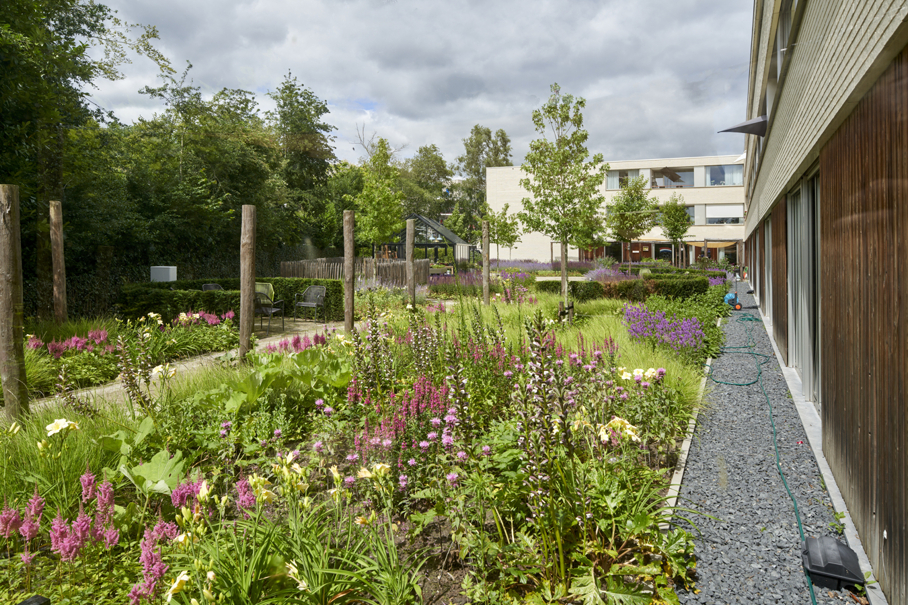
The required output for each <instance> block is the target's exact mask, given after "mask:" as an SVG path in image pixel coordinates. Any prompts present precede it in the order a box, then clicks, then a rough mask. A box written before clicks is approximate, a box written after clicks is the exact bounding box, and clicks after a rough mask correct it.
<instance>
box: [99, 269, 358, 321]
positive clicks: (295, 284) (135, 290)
mask: <svg viewBox="0 0 908 605" xmlns="http://www.w3.org/2000/svg"><path fill="white" fill-rule="evenodd" d="M256 281H257V282H259V283H263V282H265V283H270V284H272V285H273V286H274V298H275V300H281V299H283V301H284V309H285V313H286V314H287V316H288V317H289V316H292V315H293V295H294V294H297V293H300V294H302V293H303V292H305V291H306V288H308V287H309V286H325V288H326V290H325V315H326V317H327V319H328V320H329V321H341V320H343V319H344V284H343V281H341V280H339V279H304V278H300V277H262V278H258V279H256ZM204 284H218V285H220V286H221V287H222V288H224V289H223V290H208V291H205V292H203V291H202V286H203V285H204ZM171 288H173V290H171ZM239 288H240V280H239V278H232V279H191V280H181V281H174V282H148V283H141V284H128V285H125V286H123V287H122V288H121V290H120V297H119V299H118V301H117V304H118V305H119V307H120V313H121V314H122V315H123V316H124V317H126V318H130V319H131V318H136V317H141V316H142V315H146V314H148V313H150V312H155V313H160V314H161V318H162V319H163V320H164V321H170V320H172V319H173V318H174V317H176V316H177V315H179V314H180V313H182V312H185V311H189V310H193V311H200V310H204V311H208V312H209V313H218V314H220V313H225V312H227V311H230V310H233V311H235V312H236V313H239V310H240V291H239ZM309 313H311V311H309Z"/></svg>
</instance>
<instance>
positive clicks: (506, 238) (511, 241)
mask: <svg viewBox="0 0 908 605" xmlns="http://www.w3.org/2000/svg"><path fill="white" fill-rule="evenodd" d="M486 220H487V221H489V239H490V240H491V241H492V243H494V244H495V248H496V251H495V255H496V256H497V257H498V264H499V265H501V246H504V247H505V248H513V247H514V245H515V244H517V242H519V241H520V221H519V220H518V218H517V216H516V215H514V214H510V215H509V214H508V204H505V205H504V207H503V208H502V209H501V212H495V211H493V210H492V209H491V208H489V209H488V214H486Z"/></svg>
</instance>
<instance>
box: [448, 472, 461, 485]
mask: <svg viewBox="0 0 908 605" xmlns="http://www.w3.org/2000/svg"><path fill="white" fill-rule="evenodd" d="M459 477H460V475H458V474H457V473H448V474H447V475H446V476H445V478H446V479H447V480H448V483H450V484H451V487H456V486H457V479H458V478H459Z"/></svg>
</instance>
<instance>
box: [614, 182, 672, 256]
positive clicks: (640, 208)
mask: <svg viewBox="0 0 908 605" xmlns="http://www.w3.org/2000/svg"><path fill="white" fill-rule="evenodd" d="M646 186H647V182H646V177H643V176H639V177H637V178H635V179H629V180H628V181H627V182H626V183H624V184H623V185H622V187H621V191H620V192H619V193H618V195H616V196H615V197H613V198H612V201H611V203H610V204H609V205H608V211H607V214H606V219H605V220H606V225H608V228H609V231H611V233H612V236H613V237H614V238H615V239H616V240H617V241H619V242H623V243H627V242H632V241H634V240H636V239H638V238H639V237H640V236H641V235H643V234H644V233H646V232H647V231H649V230H650V229H651V228H652V227H653V225H655V224H656V218H657V216H658V213H659V209H658V202H657V201H656V199H655V198H652V197H650V196H649V195H647V190H646Z"/></svg>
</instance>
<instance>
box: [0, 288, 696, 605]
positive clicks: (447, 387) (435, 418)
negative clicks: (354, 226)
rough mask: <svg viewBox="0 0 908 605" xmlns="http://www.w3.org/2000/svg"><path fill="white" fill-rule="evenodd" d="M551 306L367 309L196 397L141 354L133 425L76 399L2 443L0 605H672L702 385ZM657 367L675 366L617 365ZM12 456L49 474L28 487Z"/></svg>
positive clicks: (685, 567)
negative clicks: (163, 603)
mask: <svg viewBox="0 0 908 605" xmlns="http://www.w3.org/2000/svg"><path fill="white" fill-rule="evenodd" d="M527 295H528V293H525V292H520V291H516V293H515V294H511V295H508V296H511V297H512V298H513V299H514V302H518V301H519V298H520V297H521V296H527ZM523 302H527V301H523ZM545 304H546V305H548V302H546V303H545ZM543 306H544V305H543V304H542V303H537V306H536V308H535V309H531V310H530V311H529V315H528V314H527V311H526V310H525V309H524V308H522V307H517V305H508V304H500V305H496V306H493V307H492V308H491V309H488V308H484V309H480V308H479V307H478V306H477V307H471V306H470V305H467V304H462V305H456V307H455V308H454V309H453V310H446V309H444V308H443V307H441V308H437V309H434V310H433V311H432V312H431V313H429V314H424V313H423V312H422V311H418V310H413V311H410V312H406V313H404V314H403V315H396V316H386V317H384V318H381V317H379V315H378V313H377V312H376V311H374V310H373V311H370V312H369V313H367V316H366V320H365V322H364V325H363V327H362V328H361V329H359V330H357V331H354V333H353V334H352V335H350V336H345V335H343V334H340V333H325V334H323V335H319V336H318V337H317V338H315V339H312V340H303V339H299V340H298V341H295V340H288V341H285V342H282V343H279V344H277V345H274V347H273V349H271V350H269V351H268V352H267V353H263V354H258V355H253V356H251V357H250V359H249V361H250V365H248V366H241V367H237V368H235V369H220V370H216V371H215V370H212V372H214V373H213V374H212V376H211V377H210V378H208V379H205V378H204V377H199V378H197V379H195V380H196V381H195V382H193V380H192V379H189V378H186V379H183V378H181V377H180V376H173V373H172V371H170V369H168V367H166V366H163V367H161V368H157V369H156V370H157V371H155V369H153V368H152V366H153V363H152V351H151V349H150V348H149V346H146V345H145V344H142V343H144V342H146V340H148V339H143V338H140V339H139V340H138V346H137V348H136V354H135V356H133V357H128V356H124V357H122V358H121V359H120V360H119V364H118V369H119V371H120V373H121V374H122V375H123V380H124V384H125V385H126V387H127V392H128V393H129V397H130V400H131V402H132V406H131V408H130V409H132V410H135V416H134V417H132V416H127V417H125V418H124V417H119V416H118V417H116V418H110V417H109V414H110V413H111V412H106V411H104V410H103V409H101V408H99V407H97V406H94V405H92V404H91V403H90V402H86V401H81V400H79V399H77V398H76V397H75V396H74V395H73V394H72V393H65V394H64V395H63V400H64V401H65V404H66V406H67V408H66V409H64V410H63V411H62V412H60V416H57V417H55V418H54V422H53V423H51V425H48V426H46V427H44V425H43V424H38V423H37V422H33V423H27V424H26V425H24V428H23V430H22V431H21V434H20V433H19V431H18V429H16V431H15V432H14V431H7V432H6V433H4V434H3V436H2V437H0V445H2V447H3V449H4V453H7V454H8V455H7V456H4V457H3V460H2V461H0V477H2V478H3V481H4V482H5V483H4V486H3V487H4V493H5V494H8V496H9V501H8V511H4V512H3V513H2V514H3V515H6V516H5V517H3V516H0V538H2V539H3V540H4V543H3V544H2V545H0V546H2V547H6V548H8V549H9V552H11V553H13V554H14V555H15V556H13V557H12V558H8V559H3V560H0V576H3V577H6V578H8V579H9V581H8V584H7V587H5V588H0V599H5V600H14V599H16V598H19V597H20V596H22V595H24V594H26V592H28V591H30V590H39V591H42V593H43V594H48V595H50V596H52V597H53V600H54V601H55V602H56V601H57V600H61V599H64V598H72V597H73V595H74V594H79V595H80V597H82V598H84V597H85V595H90V596H91V598H92V599H94V600H96V601H101V600H105V599H106V600H109V601H111V602H126V601H128V600H131V602H132V603H145V602H157V601H159V600H160V599H162V598H165V597H166V598H168V599H172V600H175V601H177V602H181V603H191V599H194V600H195V601H196V602H198V603H203V602H209V601H212V600H214V601H218V600H219V599H225V600H233V601H234V602H262V601H265V600H269V599H270V600H273V601H280V602H311V600H312V599H318V600H319V601H320V602H336V603H344V602H362V601H374V602H396V603H408V602H420V601H421V600H422V599H423V598H425V599H427V600H428V599H445V600H447V599H449V598H451V597H453V596H456V595H459V594H461V593H462V594H465V595H466V596H467V597H469V598H472V599H487V598H489V596H490V595H498V596H499V597H501V598H503V599H508V598H513V599H518V600H525V599H538V598H548V597H546V596H545V595H546V594H557V595H560V596H559V597H558V598H559V599H564V600H566V599H572V600H576V601H581V600H586V599H596V598H598V599H605V598H606V597H605V593H604V592H603V591H606V590H608V591H611V592H621V593H624V594H627V595H632V596H633V597H634V598H635V599H637V601H639V602H648V601H652V600H654V599H657V598H658V599H661V600H663V601H669V602H671V601H672V600H674V599H675V597H674V594H673V591H674V587H675V586H677V585H678V584H679V583H683V584H690V582H691V576H690V574H691V570H692V568H693V559H692V557H691V553H692V549H693V542H692V538H691V536H690V535H689V534H687V533H685V532H684V531H682V530H678V529H675V530H672V531H670V532H669V533H667V534H663V533H662V532H661V531H660V530H659V526H658V524H659V522H660V520H662V519H664V517H665V515H666V514H667V513H668V511H666V510H665V509H664V508H663V498H662V496H660V494H661V493H663V492H664V489H665V487H666V483H667V476H666V470H665V469H667V468H669V469H670V468H671V466H672V465H673V464H674V458H675V451H674V450H675V446H676V443H677V441H678V439H679V437H680V436H681V434H682V431H683V430H684V427H686V426H687V422H688V419H689V417H690V414H691V413H692V410H693V406H694V404H695V399H694V396H693V394H692V392H691V391H690V389H688V387H687V386H686V384H687V383H688V382H693V381H688V380H687V378H688V377H686V376H683V375H681V373H683V372H690V373H691V374H695V373H696V371H697V370H696V369H695V368H694V367H693V366H690V367H689V368H688V369H686V370H685V369H684V366H681V365H679V364H678V363H677V361H673V359H674V356H675V353H674V352H671V353H666V352H663V351H661V349H660V350H659V351H652V350H650V346H649V345H643V344H640V345H638V344H634V343H633V342H631V341H628V340H627V338H626V337H623V336H622V337H621V338H620V339H619V340H620V342H622V343H624V344H621V345H619V344H618V341H616V340H613V339H612V338H611V337H609V336H605V335H601V336H600V335H592V333H590V334H589V335H587V336H584V335H583V334H582V333H581V332H578V331H577V329H575V328H569V327H567V326H563V325H557V324H553V322H552V321H551V320H549V319H547V318H546V317H545V316H544V314H543V312H542V310H541V308H542V307H543ZM546 308H547V307H546ZM502 316H503V317H506V318H508V321H509V322H510V323H507V324H505V323H503V322H502V319H501V318H502ZM188 317H189V316H188V315H187V318H188ZM515 318H522V319H526V320H527V322H526V326H525V329H524V330H516V328H515V327H514V323H515V321H514V320H515ZM193 319H195V318H194V317H193ZM199 319H200V320H202V321H205V320H204V317H202V316H201V314H200V317H199ZM197 327H198V326H197ZM515 331H516V332H515ZM512 332H515V333H514V335H513V336H510V335H509V334H511V333H512ZM568 345H569V346H568ZM85 346H87V345H85ZM667 355H669V356H671V359H670V358H669V357H667ZM646 358H649V359H654V360H655V359H659V360H663V359H665V360H668V361H670V362H671V363H665V364H660V363H658V362H657V363H652V364H644V365H642V368H649V369H642V368H638V369H636V370H629V369H627V368H625V367H623V364H627V363H629V361H631V360H635V361H636V360H641V359H646ZM649 365H653V366H654V367H649ZM660 365H664V368H675V369H664V368H662V367H660ZM181 380H183V382H181ZM152 383H155V384H157V388H156V389H151V388H150V387H149V385H151V384H152ZM36 421H37V419H36ZM45 428H46V435H45V434H44V432H45ZM99 431H107V433H106V434H104V435H98V432H99ZM36 437H37V440H38V442H39V443H40V446H39V448H38V450H37V454H38V455H37V459H36V460H30V459H29V458H28V456H29V455H30V454H29V452H30V451H31V452H32V453H31V455H32V456H33V457H34V454H35V450H34V445H33V444H34V442H35V438H36ZM92 442H97V443H99V444H100V445H101V448H98V447H96V446H95V447H93V448H92V447H89V444H91V443H92ZM29 448H31V450H30V449H29ZM58 461H61V462H59V463H58ZM62 462H65V463H66V464H65V465H64V464H62ZM76 462H79V463H80V464H81V468H79V466H76V464H75V463H76ZM17 464H23V465H25V466H27V467H29V468H31V469H32V470H31V472H33V473H37V474H39V475H41V476H47V477H52V478H53V479H52V480H48V481H43V480H42V481H40V482H39V486H40V487H39V490H38V493H37V494H35V492H34V489H33V485H30V484H29V483H27V482H23V481H21V478H20V477H19V476H18V475H13V474H10V473H11V469H12V468H15V465H17ZM86 464H87V466H88V467H89V468H88V469H87V470H86V469H85V465H86ZM50 486H54V487H50ZM80 488H81V489H80ZM102 493H103V497H102V495H101V494H102ZM35 498H44V499H47V500H48V502H49V503H51V504H49V506H52V508H53V509H57V508H59V512H55V516H56V518H55V520H54V521H53V522H51V523H48V522H47V521H48V519H47V517H48V516H49V515H48V514H45V515H44V517H43V518H42V517H41V515H40V514H39V513H38V512H37V508H36V507H37V505H36V504H35V502H37V500H35ZM3 519H12V520H13V521H11V522H10V523H7V524H6V525H4V524H3V523H4V521H3ZM16 519H23V524H22V525H19V526H17V527H14V525H16V523H15V520H16ZM25 519H31V525H29V526H28V530H27V534H23V533H22V531H21V528H22V527H23V526H24V523H25V521H24V520H25ZM42 519H43V520H42ZM115 532H116V533H115ZM34 553H40V554H39V555H38V556H37V557H34ZM23 555H25V556H24V557H23ZM439 576H441V577H442V578H456V581H449V580H447V579H446V580H444V581H439V580H438V578H439ZM429 578H433V579H432V580H431V581H430V579H429ZM546 591H548V592H546ZM221 595H224V596H223V597H222V596H221Z"/></svg>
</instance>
